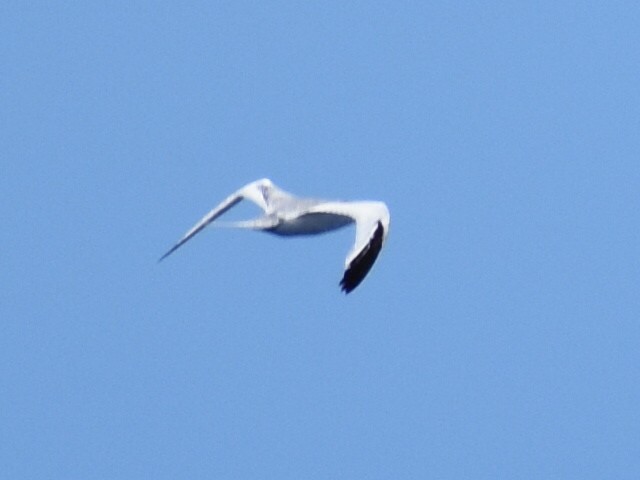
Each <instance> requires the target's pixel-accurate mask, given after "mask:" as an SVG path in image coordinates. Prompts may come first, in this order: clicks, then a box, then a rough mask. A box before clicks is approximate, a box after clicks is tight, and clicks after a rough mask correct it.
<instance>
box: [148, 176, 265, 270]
mask: <svg viewBox="0 0 640 480" xmlns="http://www.w3.org/2000/svg"><path fill="white" fill-rule="evenodd" d="M271 187H273V184H272V183H271V182H270V181H269V180H267V179H263V180H257V181H255V182H252V183H250V184H248V185H245V186H244V187H242V188H241V189H240V190H238V191H236V192H234V193H232V194H231V195H229V196H228V197H227V198H225V199H224V200H223V201H222V202H221V203H220V204H219V205H218V206H217V207H215V208H214V209H213V210H211V211H210V212H209V213H207V214H206V215H205V216H204V217H202V219H201V220H200V221H199V222H198V223H196V224H195V225H194V226H193V227H192V228H191V229H190V230H189V231H188V232H187V233H185V234H184V236H183V237H182V238H181V239H180V240H179V241H178V242H177V243H176V244H175V245H174V246H173V247H171V248H170V249H169V251H168V252H167V253H165V254H164V255H163V256H162V257H160V260H158V261H162V260H163V259H165V258H167V257H168V256H169V255H171V254H172V253H173V252H175V251H176V250H177V249H178V248H180V247H181V246H182V245H183V244H185V243H186V242H187V241H189V240H190V239H191V238H192V237H193V236H194V235H196V234H197V233H199V232H200V231H201V230H203V229H204V228H205V227H206V226H207V225H209V224H210V223H211V222H213V221H214V220H215V219H216V218H218V217H219V216H220V215H222V214H223V213H225V212H226V211H227V210H229V209H230V208H231V207H233V206H234V205H236V204H237V203H239V202H240V201H242V200H249V201H251V202H253V203H255V204H256V205H258V206H259V207H260V208H261V209H262V210H263V211H265V212H266V211H267V209H268V206H267V201H268V198H269V191H270V189H271Z"/></svg>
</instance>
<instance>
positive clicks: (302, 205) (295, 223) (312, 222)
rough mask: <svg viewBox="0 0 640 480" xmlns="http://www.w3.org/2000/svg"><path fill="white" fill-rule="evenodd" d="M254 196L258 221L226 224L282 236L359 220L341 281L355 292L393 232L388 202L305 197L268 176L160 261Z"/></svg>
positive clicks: (226, 203)
mask: <svg viewBox="0 0 640 480" xmlns="http://www.w3.org/2000/svg"><path fill="white" fill-rule="evenodd" d="M243 199H246V200H250V201H252V202H253V203H255V204H256V205H258V206H259V207H260V208H261V209H262V210H263V211H264V215H263V216H262V217H259V218H256V219H254V220H246V221H239V222H231V223H228V224H226V226H230V227H234V228H246V229H251V230H261V231H265V232H268V233H272V234H275V235H281V236H292V235H315V234H319V233H325V232H329V231H332V230H336V229H339V228H342V227H344V226H346V225H349V224H351V223H355V224H356V242H355V245H354V247H353V249H352V250H351V252H350V253H349V255H348V256H347V259H346V264H345V275H344V277H343V279H342V281H341V282H340V285H341V286H342V289H343V290H344V291H345V292H346V293H349V292H350V291H352V290H353V289H354V288H355V287H357V286H358V285H359V284H360V282H362V280H363V279H364V277H365V276H366V275H367V273H368V272H369V270H370V269H371V267H372V266H373V263H374V262H375V260H376V258H377V257H378V254H379V253H380V250H381V249H382V245H383V243H384V240H385V238H386V236H387V233H388V231H389V210H388V209H387V206H386V205H385V204H384V203H382V202H339V201H326V200H317V199H311V198H300V197H296V196H294V195H291V194H290V193H287V192H285V191H284V190H281V189H279V188H278V187H276V186H275V185H274V184H273V183H272V182H271V181H270V180H268V179H262V180H256V181H255V182H251V183H249V184H248V185H245V186H244V187H242V188H241V189H240V190H238V191H237V192H235V193H233V194H232V195H230V196H229V197H227V198H226V199H225V200H224V201H223V202H222V203H220V204H219V205H218V206H217V207H215V208H214V209H213V210H211V211H210V212H209V213H208V214H207V215H205V216H204V217H203V218H202V220H200V221H199V222H198V223H197V224H196V225H195V226H194V227H193V228H191V230H189V231H188V232H187V233H186V234H185V235H184V237H182V239H181V240H180V241H178V243H176V244H175V245H174V246H173V247H172V248H171V249H170V250H169V251H168V252H167V253H165V254H164V255H163V256H162V257H161V258H160V260H162V259H164V258H166V257H167V256H169V255H170V254H171V253H173V252H174V251H175V250H176V249H178V248H179V247H180V246H181V245H183V244H184V243H185V242H187V241H188V240H189V239H191V238H192V237H193V236H194V235H195V234H197V233H198V232H200V231H201V230H202V229H204V228H205V227H206V226H207V225H209V224H210V223H211V222H213V221H214V220H215V219H216V218H218V217H219V216H220V215H222V214H223V213H225V212H226V211H227V210H229V209H230V208H231V207H233V206H234V205H236V204H237V203H238V202H240V201H241V200H243Z"/></svg>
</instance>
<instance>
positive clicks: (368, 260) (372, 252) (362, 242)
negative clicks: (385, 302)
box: [310, 202, 389, 293]
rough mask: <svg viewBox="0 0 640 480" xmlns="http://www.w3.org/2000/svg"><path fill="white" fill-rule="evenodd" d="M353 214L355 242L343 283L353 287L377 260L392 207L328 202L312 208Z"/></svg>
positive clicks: (379, 203) (341, 213) (346, 287)
mask: <svg viewBox="0 0 640 480" xmlns="http://www.w3.org/2000/svg"><path fill="white" fill-rule="evenodd" d="M310 210H311V211H312V212H326V213H334V214H339V215H344V216H348V217H351V218H352V219H353V220H354V221H355V222H356V241H355V243H354V245H353V248H352V249H351V252H349V254H348V255H347V258H346V261H345V272H344V276H343V277H342V280H341V281H340V286H341V287H342V290H343V291H344V292H345V293H349V292H351V291H352V290H354V289H355V288H356V287H357V286H358V285H360V283H361V282H362V280H364V278H365V277H366V276H367V274H368V273H369V271H370V270H371V267H372V266H373V264H374V263H375V261H376V259H377V258H378V255H379V254H380V251H381V250H382V245H383V244H384V240H385V238H386V236H387V233H388V230H389V210H388V209H387V206H386V205H385V204H384V203H382V202H326V203H323V204H320V205H318V206H316V207H313V208H311V209H310Z"/></svg>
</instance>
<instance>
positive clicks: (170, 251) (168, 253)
mask: <svg viewBox="0 0 640 480" xmlns="http://www.w3.org/2000/svg"><path fill="white" fill-rule="evenodd" d="M179 246H180V245H179V244H178V245H174V246H173V247H171V249H170V250H169V251H168V252H167V253H165V254H164V255H162V256H161V257H160V258H159V259H158V263H160V262H161V261H162V260H164V259H165V258H167V257H168V256H169V255H171V254H172V253H173V252H175V251H176V249H177V248H178V247H179Z"/></svg>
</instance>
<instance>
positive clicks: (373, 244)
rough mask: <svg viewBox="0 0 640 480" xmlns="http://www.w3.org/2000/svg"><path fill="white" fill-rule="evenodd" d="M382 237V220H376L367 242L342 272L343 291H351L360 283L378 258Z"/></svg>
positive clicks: (341, 284)
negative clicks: (374, 227) (376, 223)
mask: <svg viewBox="0 0 640 480" xmlns="http://www.w3.org/2000/svg"><path fill="white" fill-rule="evenodd" d="M383 237H384V228H383V227H382V222H378V226H377V227H376V229H375V231H374V232H373V235H372V236H371V240H369V243H368V244H367V245H366V246H365V247H364V248H363V249H362V250H361V251H360V253H358V256H357V257H356V258H354V259H353V260H352V261H351V263H350V264H349V267H348V268H347V270H346V271H345V272H344V277H342V280H341V281H340V286H341V287H342V291H343V292H345V293H349V292H351V291H352V290H353V289H354V288H356V287H357V286H358V285H360V282H362V280H364V277H366V276H367V273H369V270H371V267H372V266H373V264H374V262H375V261H376V258H378V254H379V253H380V250H382V239H383Z"/></svg>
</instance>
